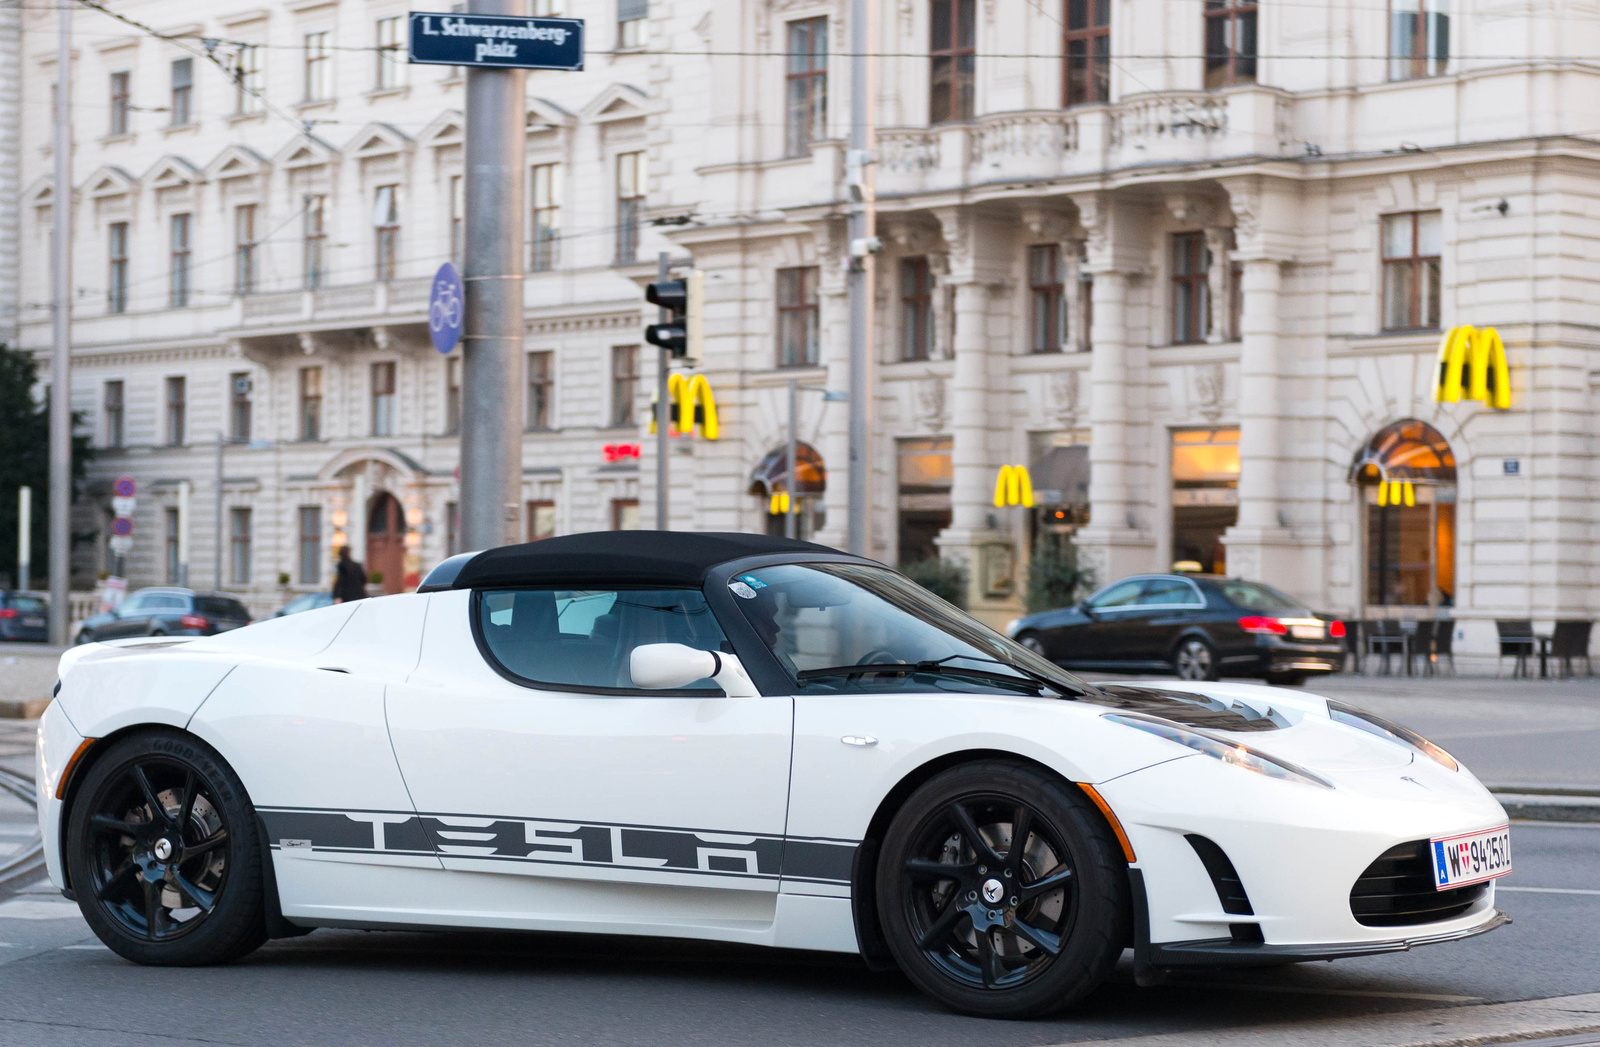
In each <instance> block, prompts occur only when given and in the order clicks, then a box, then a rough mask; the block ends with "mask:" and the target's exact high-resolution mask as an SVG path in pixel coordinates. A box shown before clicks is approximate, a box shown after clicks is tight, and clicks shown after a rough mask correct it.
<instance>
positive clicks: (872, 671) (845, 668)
mask: <svg viewBox="0 0 1600 1047" xmlns="http://www.w3.org/2000/svg"><path fill="white" fill-rule="evenodd" d="M962 657H964V656H962ZM995 664H996V665H1005V664H1006V663H1005V662H1000V661H996V662H995ZM1007 668H1010V666H1007ZM1018 672H1022V670H1020V669H1019V670H1018ZM919 674H922V675H927V676H940V675H946V676H964V677H966V678H967V679H970V680H982V681H984V682H985V683H993V684H999V685H1001V686H1004V687H1018V686H1020V687H1021V688H1022V689H1023V690H1026V691H1029V692H1032V691H1035V690H1037V689H1038V687H1039V686H1040V685H1041V684H1044V685H1047V686H1050V687H1052V688H1055V687H1056V686H1057V685H1056V684H1055V683H1053V682H1049V681H1045V680H1042V679H1041V678H1040V677H1038V676H1035V675H1034V674H1032V673H1026V674H1025V675H1023V676H1020V677H1019V676H1013V675H1011V674H1009V673H994V672H989V671H988V670H987V669H968V668H967V667H965V666H960V665H946V664H944V659H940V660H939V661H930V662H882V663H878V664H873V665H834V666H829V667H827V668H825V669H805V670H803V671H801V672H800V673H799V674H798V676H797V677H796V678H797V679H799V680H800V682H802V683H805V682H808V681H811V680H821V679H825V678H829V677H834V676H844V677H851V676H869V675H872V676H916V675H919Z"/></svg>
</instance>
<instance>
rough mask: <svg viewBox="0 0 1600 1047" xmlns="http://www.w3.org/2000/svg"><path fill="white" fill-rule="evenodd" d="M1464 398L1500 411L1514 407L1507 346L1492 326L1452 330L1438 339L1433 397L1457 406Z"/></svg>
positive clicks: (1464, 327)
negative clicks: (1437, 369)
mask: <svg viewBox="0 0 1600 1047" xmlns="http://www.w3.org/2000/svg"><path fill="white" fill-rule="evenodd" d="M1463 396H1465V397H1466V399H1468V400H1478V401H1481V402H1483V403H1486V404H1488V405H1489V406H1490V407H1497V408H1499V409H1501V410H1505V409H1506V408H1508V407H1510V406H1511V373H1510V370H1509V369H1508V368H1507V367H1506V347H1505V343H1503V342H1501V341H1500V332H1499V331H1496V330H1495V329H1494V328H1492V327H1484V328H1481V329H1480V328H1476V327H1472V326H1470V325H1469V326H1463V327H1452V328H1450V330H1448V331H1446V332H1445V333H1444V337H1442V338H1440V339H1439V372H1438V374H1437V375H1435V376H1434V385H1433V398H1434V399H1435V400H1437V401H1438V402H1440V403H1452V404H1453V403H1458V402H1459V401H1460V400H1461V399H1462V397H1463Z"/></svg>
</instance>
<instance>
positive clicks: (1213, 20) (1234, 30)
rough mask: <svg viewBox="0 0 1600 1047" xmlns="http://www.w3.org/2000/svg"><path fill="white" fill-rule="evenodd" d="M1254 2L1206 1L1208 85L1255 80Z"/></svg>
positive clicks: (1236, 0) (1244, 0)
mask: <svg viewBox="0 0 1600 1047" xmlns="http://www.w3.org/2000/svg"><path fill="white" fill-rule="evenodd" d="M1256 9H1257V7H1256V4H1255V3H1254V0H1206V86H1207V87H1225V86H1227V85H1228V84H1252V83H1255V79H1256Z"/></svg>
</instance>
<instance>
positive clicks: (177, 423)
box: [167, 376, 189, 447]
mask: <svg viewBox="0 0 1600 1047" xmlns="http://www.w3.org/2000/svg"><path fill="white" fill-rule="evenodd" d="M187 386H188V382H187V381H186V380H185V379H184V378H182V377H181V376H174V377H171V378H168V379H167V446H168V447H178V446H181V445H182V444H183V438H184V427H185V425H186V424H187V422H188V413H189V408H188V402H187V398H188V389H187Z"/></svg>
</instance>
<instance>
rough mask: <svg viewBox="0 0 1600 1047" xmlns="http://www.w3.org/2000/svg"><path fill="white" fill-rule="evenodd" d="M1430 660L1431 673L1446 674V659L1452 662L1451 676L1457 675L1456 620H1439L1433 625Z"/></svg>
mask: <svg viewBox="0 0 1600 1047" xmlns="http://www.w3.org/2000/svg"><path fill="white" fill-rule="evenodd" d="M1432 655H1433V656H1432V657H1431V658H1430V659H1428V665H1429V669H1428V671H1429V672H1430V673H1434V674H1441V673H1443V672H1444V663H1445V659H1449V660H1450V675H1451V676H1454V675H1455V674H1456V620H1455V619H1454V618H1438V619H1435V620H1434V623H1433V651H1432Z"/></svg>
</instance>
